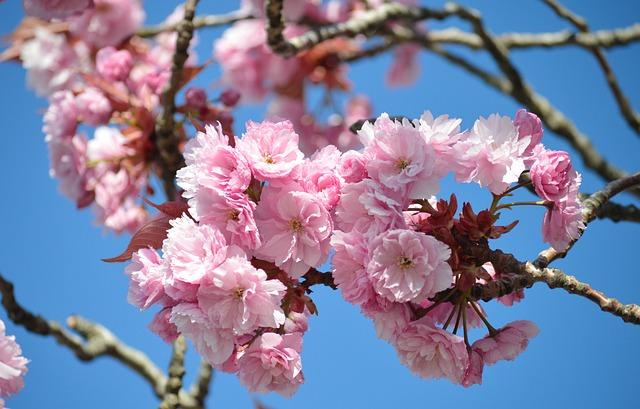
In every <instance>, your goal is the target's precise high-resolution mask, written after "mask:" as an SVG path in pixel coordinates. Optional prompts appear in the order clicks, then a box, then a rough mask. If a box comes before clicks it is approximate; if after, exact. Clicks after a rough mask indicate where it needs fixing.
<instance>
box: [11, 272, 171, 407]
mask: <svg viewBox="0 0 640 409" xmlns="http://www.w3.org/2000/svg"><path fill="white" fill-rule="evenodd" d="M0 293H1V294H2V305H3V307H4V309H5V310H6V311H7V315H8V316H9V319H10V320H11V321H13V322H14V323H15V324H17V325H21V326H23V327H24V328H25V329H27V330H28V331H29V332H32V333H34V334H38V335H43V336H51V337H53V338H54V339H55V340H56V341H58V343H60V344H61V345H64V346H65V347H67V348H69V349H70V350H71V351H72V352H73V353H74V354H75V355H76V357H78V359H80V360H81V361H84V362H89V361H93V360H94V359H96V358H99V357H102V356H110V357H112V358H114V359H115V360H116V361H118V362H121V363H123V364H124V365H126V366H127V367H129V368H131V369H133V371H134V372H135V373H137V374H138V375H140V376H141V377H142V378H143V379H145V380H146V381H147V382H148V383H149V385H150V386H151V388H152V389H153V391H154V393H155V394H156V396H158V397H162V396H163V395H164V389H165V385H166V382H167V380H166V378H165V376H164V374H163V373H162V371H161V370H160V369H159V368H158V367H157V366H156V365H155V364H154V363H153V362H152V361H151V360H150V359H149V358H148V357H147V356H146V355H145V354H144V353H143V352H142V351H140V350H137V349H135V348H132V347H130V346H127V345H125V344H124V343H123V342H122V341H120V340H119V339H118V338H117V337H116V336H115V335H114V334H113V333H112V332H111V331H109V330H108V329H107V328H105V327H104V326H102V325H100V324H97V323H95V322H91V321H89V320H87V319H86V318H83V317H80V316H72V317H69V319H68V320H67V323H68V325H69V327H70V328H71V329H73V330H74V331H76V332H77V333H78V334H80V337H79V336H77V335H75V334H73V333H71V332H69V331H67V330H66V329H65V328H64V327H63V326H62V325H60V324H59V323H58V322H56V321H51V320H47V319H45V318H43V317H42V316H40V315H36V314H33V313H32V312H30V311H28V310H26V309H25V308H24V307H22V305H20V303H18V301H17V300H16V298H15V294H14V290H13V284H12V283H11V282H9V281H7V280H6V279H5V278H4V277H3V276H2V275H0Z"/></svg>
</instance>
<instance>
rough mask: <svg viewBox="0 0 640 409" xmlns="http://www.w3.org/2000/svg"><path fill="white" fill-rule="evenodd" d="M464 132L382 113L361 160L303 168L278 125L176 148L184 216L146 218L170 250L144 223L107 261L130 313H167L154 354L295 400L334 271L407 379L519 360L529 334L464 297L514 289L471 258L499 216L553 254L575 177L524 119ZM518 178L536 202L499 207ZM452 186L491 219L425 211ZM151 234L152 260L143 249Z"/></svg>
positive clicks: (472, 379) (326, 159) (569, 214)
mask: <svg viewBox="0 0 640 409" xmlns="http://www.w3.org/2000/svg"><path fill="white" fill-rule="evenodd" d="M460 122H461V121H460V120H459V119H454V118H449V117H448V116H440V117H434V116H433V115H432V114H431V113H430V112H425V114H424V115H422V116H421V117H420V118H419V119H416V120H414V121H409V120H406V119H405V120H403V121H395V120H392V119H390V118H389V116H388V115H386V114H383V115H381V116H380V117H379V118H377V119H376V120H375V121H374V122H372V123H371V122H366V123H365V124H364V125H363V126H362V129H361V130H360V131H358V134H357V136H358V139H359V142H360V143H361V146H362V147H361V148H360V149H358V150H349V151H346V152H344V153H343V152H340V151H339V150H338V149H337V148H336V147H335V146H333V145H328V146H326V147H325V148H323V149H321V150H318V151H316V152H315V153H314V154H313V155H312V156H310V157H305V155H304V154H303V153H302V152H301V150H300V149H299V146H298V141H299V135H298V134H297V133H296V131H295V129H294V127H293V125H292V124H291V123H290V122H288V121H283V122H269V121H265V122H261V123H254V122H249V123H247V126H246V131H245V133H244V134H243V135H242V136H241V137H237V136H233V135H225V134H224V132H223V129H222V127H221V126H220V125H217V126H214V125H207V126H206V127H205V129H204V130H203V131H201V132H199V133H198V134H197V135H196V137H194V138H193V139H191V140H190V141H189V142H188V143H187V145H186V146H185V151H184V156H185V161H186V167H184V168H182V169H181V170H180V171H179V172H178V175H177V183H178V186H180V187H181V188H182V189H183V191H182V196H183V198H184V199H185V200H186V203H183V202H172V203H167V204H164V205H159V206H158V209H160V210H161V211H162V212H163V215H161V216H160V217H164V218H165V220H168V227H169V229H168V231H166V238H164V237H165V230H166V227H165V226H166V224H164V225H160V226H156V225H155V224H154V223H155V222H151V224H149V225H147V226H146V227H143V229H142V230H141V231H142V233H141V234H140V235H138V234H136V235H134V237H133V239H132V245H131V246H130V248H129V249H127V252H125V254H124V255H123V257H120V258H116V259H114V261H121V260H125V259H127V258H128V257H129V256H132V258H133V262H132V263H131V264H130V265H129V266H128V267H127V268H126V272H127V274H128V275H129V277H130V280H131V281H130V287H129V301H130V302H131V303H132V304H134V305H136V306H137V307H139V308H142V309H146V308H148V307H149V306H151V305H153V304H159V305H160V306H161V307H162V309H161V310H160V312H158V313H157V315H156V317H155V318H154V320H153V322H152V323H151V328H152V329H153V330H154V331H155V332H156V333H158V335H160V336H161V337H162V338H163V339H164V340H166V341H168V342H170V341H173V340H174V339H175V338H176V337H177V336H178V335H179V334H183V335H185V336H186V337H187V338H189V339H191V340H192V341H193V343H194V345H195V347H196V349H197V350H198V351H199V352H200V353H201V354H202V355H203V356H204V357H205V358H206V359H207V360H208V361H209V363H211V365H214V366H215V367H216V368H218V369H220V370H223V371H227V372H236V373H237V374H238V376H239V378H240V380H241V381H242V382H243V383H244V384H245V385H247V386H248V388H249V389H250V390H252V391H259V392H265V391H276V392H279V393H281V394H283V395H286V396H290V395H291V394H292V393H293V392H295V390H296V389H297V388H298V386H299V385H300V384H301V383H302V382H303V379H304V378H303V375H302V370H301V361H300V353H301V347H302V335H303V334H304V332H305V331H306V330H307V327H308V326H307V319H308V316H309V314H312V313H314V312H315V311H316V307H315V305H314V303H313V300H312V298H311V296H310V294H311V293H310V291H309V287H310V285H311V283H314V281H313V276H314V275H317V274H322V273H319V272H318V270H317V269H318V268H320V267H321V266H322V265H323V264H325V263H326V262H327V260H328V258H329V256H330V254H333V257H332V264H333V270H332V275H333V282H334V285H335V286H337V288H338V289H340V290H341V292H342V295H343V297H344V298H345V299H346V300H347V301H349V302H350V303H353V304H355V305H358V306H360V308H361V309H362V312H363V314H364V315H366V316H367V317H369V318H371V319H372V320H373V321H374V323H375V326H376V330H377V333H378V336H380V337H381V338H383V339H385V340H387V341H389V342H391V343H392V344H393V345H394V346H395V347H396V349H397V350H398V354H399V357H400V360H401V361H402V362H403V363H404V364H405V365H407V366H408V367H409V368H410V369H411V370H412V371H414V372H415V373H416V374H418V375H420V376H423V377H435V378H440V377H446V378H449V379H450V380H452V381H454V382H457V383H461V384H463V385H465V386H468V385H471V384H474V383H480V382H481V374H482V367H483V366H484V364H488V365H490V364H493V363H495V362H497V361H499V360H502V359H507V360H512V359H514V358H515V357H516V356H517V355H518V354H519V353H520V352H521V351H522V350H523V349H524V348H525V347H526V345H527V343H528V340H529V339H530V338H531V337H533V336H535V335H536V334H537V328H536V326H535V325H534V324H533V323H530V322H528V321H516V322H513V323H511V324H508V325H507V326H505V327H504V328H501V329H495V328H494V327H492V326H491V324H490V323H489V322H488V319H487V316H486V313H485V312H484V310H483V309H482V308H481V307H480V305H479V304H478V303H477V302H476V301H475V300H474V299H473V298H472V297H471V295H470V291H471V288H472V286H473V285H474V284H476V283H477V282H488V281H491V280H494V279H499V278H501V276H503V275H505V274H511V273H512V272H509V271H504V269H503V266H501V265H499V264H492V263H491V262H489V260H488V259H487V257H486V256H483V254H486V253H487V252H488V251H490V248H489V240H492V239H496V238H498V237H500V236H502V235H504V234H507V233H508V232H509V231H510V230H511V229H513V228H514V227H515V226H516V224H517V222H513V223H511V224H509V225H508V226H500V225H498V224H497V221H498V219H499V218H500V211H501V210H502V209H505V208H512V207H515V206H518V205H524V204H527V205H529V204H532V205H540V206H544V207H546V208H547V209H548V210H547V216H545V219H544V221H543V226H544V228H543V236H544V238H545V239H546V240H547V241H549V242H551V243H552V244H553V245H554V246H556V248H558V249H559V250H561V249H563V248H564V247H565V246H566V245H568V243H569V242H570V241H571V240H572V239H574V238H576V237H577V235H578V229H579V228H580V227H581V224H580V223H581V222H580V220H581V219H580V215H581V213H580V202H579V201H578V196H577V191H578V186H579V183H580V176H579V174H578V173H577V172H575V170H574V169H573V167H572V165H571V162H570V160H569V158H568V156H567V155H566V154H565V153H564V152H555V151H549V150H547V149H546V148H544V146H543V145H542V144H541V137H542V128H541V126H540V122H539V120H538V118H537V117H536V116H535V115H533V114H531V113H529V112H526V111H523V110H521V111H518V113H517V114H516V117H515V119H514V120H512V119H511V118H508V117H502V116H499V115H495V114H494V115H491V116H490V117H488V118H480V119H478V120H477V121H476V122H475V124H474V126H473V128H472V129H470V130H465V131H463V130H461V129H460ZM524 171H529V172H530V174H531V183H532V184H533V187H534V189H535V191H536V192H537V193H538V194H539V195H540V199H541V200H540V201H536V202H512V203H503V202H502V201H503V200H504V199H506V198H508V197H510V196H511V194H510V193H511V192H513V191H514V190H516V189H518V188H520V187H523V186H524V185H525V183H519V178H520V175H521V174H522V173H523V172H524ZM452 172H453V173H455V174H456V177H457V179H458V180H459V181H460V182H463V183H470V182H476V183H478V184H480V185H481V186H483V187H486V188H487V190H488V191H489V192H490V193H491V197H492V198H493V200H492V203H491V207H490V208H489V209H485V210H482V211H480V212H475V211H474V210H473V208H472V207H471V205H470V204H469V203H465V204H464V205H463V207H462V212H461V214H460V215H459V217H458V218H456V213H457V198H456V195H452V196H451V198H450V199H449V200H448V201H446V200H442V199H441V200H439V201H438V200H437V199H436V197H435V195H436V194H437V193H438V188H439V182H440V180H441V179H442V178H443V177H445V176H446V175H447V174H450V173H452ZM172 216H173V217H174V218H171V217H172ZM176 216H177V217H176ZM576 217H577V218H576ZM150 232H153V233H154V234H156V235H159V236H160V237H161V238H164V240H163V241H162V243H161V245H159V243H160V242H159V240H157V238H156V239H154V240H153V243H151V242H147V241H145V239H144V237H148V235H149V233H150ZM154 246H157V247H161V250H162V253H161V254H159V253H158V252H156V250H154V249H153V248H151V247H154ZM332 249H333V251H332ZM454 290H455V291H454ZM443 294H445V295H443ZM523 296H524V295H523V293H522V292H521V291H520V292H516V293H513V294H509V295H506V296H504V297H502V298H501V300H500V301H501V302H502V303H503V304H505V305H512V304H513V303H514V302H517V301H519V300H520V299H522V297H523ZM483 324H484V325H486V327H487V330H488V334H487V336H486V337H484V338H482V339H480V340H478V341H476V342H474V343H473V344H472V343H470V341H469V339H468V329H469V328H472V327H478V326H482V325H483ZM450 327H452V328H450ZM448 329H450V332H449V331H448ZM458 329H461V331H462V332H463V334H464V336H463V337H462V336H459V335H457V332H458Z"/></svg>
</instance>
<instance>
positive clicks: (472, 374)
mask: <svg viewBox="0 0 640 409" xmlns="http://www.w3.org/2000/svg"><path fill="white" fill-rule="evenodd" d="M483 369H484V359H482V354H481V353H480V352H478V351H477V350H475V349H473V348H472V349H470V350H469V365H468V366H467V370H466V371H465V372H464V378H463V379H462V386H464V387H465V388H468V387H469V386H472V385H480V384H481V383H482V371H483Z"/></svg>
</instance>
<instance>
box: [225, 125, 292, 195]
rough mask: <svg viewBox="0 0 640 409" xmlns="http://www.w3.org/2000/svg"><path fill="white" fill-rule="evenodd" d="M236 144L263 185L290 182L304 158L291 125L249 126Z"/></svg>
mask: <svg viewBox="0 0 640 409" xmlns="http://www.w3.org/2000/svg"><path fill="white" fill-rule="evenodd" d="M236 143H237V147H238V150H239V151H240V152H241V153H242V154H244V155H245V157H246V158H247V159H248V160H249V164H250V165H251V169H252V170H253V174H254V176H255V178H256V179H258V180H260V181H268V182H273V181H277V180H282V179H285V178H287V177H288V176H289V175H290V174H291V172H292V171H293V169H294V168H295V167H296V166H298V165H299V164H301V163H302V159H303V157H304V155H303V154H302V152H301V151H300V149H298V134H297V133H296V132H295V131H294V130H293V126H292V125H291V122H289V121H283V122H275V123H274V122H262V123H259V124H256V123H254V122H248V123H247V132H246V133H245V134H244V135H243V137H242V138H241V139H239V140H238V141H237V142H236Z"/></svg>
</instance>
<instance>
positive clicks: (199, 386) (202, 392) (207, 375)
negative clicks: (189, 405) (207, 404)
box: [189, 359, 213, 407]
mask: <svg viewBox="0 0 640 409" xmlns="http://www.w3.org/2000/svg"><path fill="white" fill-rule="evenodd" d="M212 378H213V368H212V367H211V365H210V364H209V363H208V362H207V361H205V360H204V359H203V360H202V361H201V362H200V370H199V371H198V377H197V379H196V380H195V381H194V383H193V385H192V386H191V389H190V390H189V395H191V396H192V397H193V399H194V400H195V402H196V404H197V405H198V406H200V407H204V401H205V400H206V398H207V395H208V394H209V389H210V387H211V379H212Z"/></svg>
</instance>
